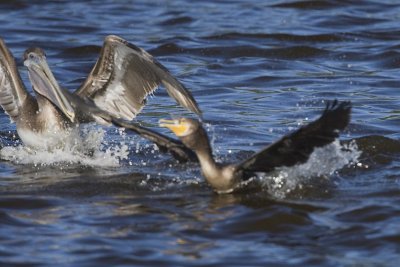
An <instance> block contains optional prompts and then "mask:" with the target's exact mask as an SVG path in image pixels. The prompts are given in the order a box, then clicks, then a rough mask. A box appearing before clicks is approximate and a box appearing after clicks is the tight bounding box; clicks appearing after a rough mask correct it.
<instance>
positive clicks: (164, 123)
mask: <svg viewBox="0 0 400 267" xmlns="http://www.w3.org/2000/svg"><path fill="white" fill-rule="evenodd" d="M159 124H160V127H166V128H168V129H170V130H171V131H172V132H174V134H175V135H176V136H178V137H179V136H184V135H185V134H186V132H187V130H188V129H189V125H188V124H187V123H185V122H183V121H182V120H181V119H176V120H165V119H161V120H160V121H159Z"/></svg>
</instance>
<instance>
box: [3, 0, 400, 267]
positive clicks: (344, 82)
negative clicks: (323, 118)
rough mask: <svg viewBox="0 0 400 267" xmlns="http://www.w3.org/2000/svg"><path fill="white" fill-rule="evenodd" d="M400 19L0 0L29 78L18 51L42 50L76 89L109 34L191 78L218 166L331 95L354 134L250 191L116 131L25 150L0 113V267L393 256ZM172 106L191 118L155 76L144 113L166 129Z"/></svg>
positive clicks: (361, 10) (313, 262)
mask: <svg viewBox="0 0 400 267" xmlns="http://www.w3.org/2000/svg"><path fill="white" fill-rule="evenodd" d="M399 20H400V3H398V2H397V1H389V0H388V1H377V0H376V1H352V0H348V1H334V0H330V1H317V0H309V1H278V0H276V1H264V2H263V1H253V2H248V1H233V0H232V1H220V2H214V1H178V0H175V1H111V0H106V1H81V2H80V1H47V2H42V1H0V36H1V37H2V38H3V39H4V40H5V42H6V43H7V46H8V47H9V49H10V50H11V51H12V52H13V54H14V56H15V57H16V58H17V62H18V67H19V71H20V72H21V75H22V78H23V80H24V82H25V84H26V86H27V88H30V84H29V81H28V78H27V71H26V69H25V67H24V66H23V64H22V54H23V52H24V50H25V49H26V48H28V47H30V46H40V47H42V48H43V49H44V50H45V51H46V53H47V59H48V62H49V65H50V67H51V68H52V70H53V72H54V74H55V76H56V78H57V80H58V81H59V83H60V84H61V85H62V86H63V87H65V88H68V89H69V90H71V91H73V90H75V89H76V88H78V86H79V85H80V84H81V82H83V80H84V79H85V77H86V76H87V74H88V73H89V72H90V70H91V68H92V66H93V65H94V63H95V61H96V59H97V57H98V53H99V50H100V47H101V46H102V42H103V39H104V37H105V36H107V35H108V34H115V35H120V36H121V37H123V38H125V39H126V40H128V41H129V42H132V43H134V44H136V45H138V46H140V47H142V48H144V49H146V50H147V51H148V52H149V53H151V54H152V55H154V56H155V57H156V58H157V59H158V60H159V61H160V62H161V63H162V64H164V65H165V66H166V67H167V68H168V69H169V70H170V71H171V72H172V73H173V74H174V75H175V76H176V77H177V78H178V79H179V80H180V81H182V82H183V83H184V84H185V85H186V86H187V87H188V88H189V89H190V90H191V92H192V93H193V95H194V97H195V98H196V100H197V101H198V103H199V105H200V108H201V109H202V110H203V112H204V120H205V122H206V123H207V124H206V128H207V130H208V132H209V134H210V136H211V139H212V144H213V147H214V152H215V155H216V157H217V158H218V159H219V160H221V161H230V160H239V159H241V158H243V157H244V156H246V155H248V154H249V153H251V152H253V151H257V150H258V149H259V148H261V147H263V146H265V144H267V143H270V142H273V141H274V140H276V139H278V138H279V137H280V136H282V135H283V134H286V133H288V132H290V131H291V130H293V129H296V128H297V127H299V126H300V125H303V124H305V123H307V122H308V121H310V120H313V119H315V118H317V117H318V115H319V114H320V113H321V111H322V110H323V108H324V106H325V101H326V100H332V99H335V98H336V99H339V100H351V101H352V103H353V112H352V120H351V124H350V126H349V127H348V129H347V130H346V131H345V132H344V133H342V135H341V140H342V141H346V142H348V141H351V140H352V139H357V140H358V141H357V144H358V148H357V149H356V148H354V147H351V149H350V150H351V151H350V152H348V153H347V154H346V151H342V150H341V149H340V145H339V143H335V145H334V146H333V147H331V148H330V149H325V150H323V151H322V152H320V154H318V155H316V156H315V157H314V159H312V160H311V161H310V162H308V163H306V164H305V165H303V166H300V167H295V168H291V169H289V170H283V171H281V172H278V173H275V174H270V175H268V176H266V177H264V178H263V179H264V183H265V186H264V187H263V188H262V189H261V190H257V191H256V192H253V191H250V192H246V191H245V192H240V193H236V194H229V195H217V194H215V193H213V191H212V190H211V188H210V187H208V185H207V184H206V183H205V181H204V180H203V178H202V176H201V173H200V171H199V168H198V166H197V165H196V164H194V163H190V164H184V165H180V164H178V163H177V162H176V161H175V160H173V159H172V158H171V157H170V156H169V155H166V154H163V153H161V152H159V151H158V149H157V147H154V145H152V144H151V143H149V142H148V141H146V140H144V139H142V138H140V137H138V136H135V135H134V134H132V133H129V132H127V131H126V132H124V131H122V130H119V129H116V128H113V127H111V128H102V127H99V126H95V125H91V126H89V129H87V132H86V136H87V139H85V140H86V142H85V144H86V145H87V146H88V149H89V148H90V149H92V150H95V152H96V153H95V154H94V156H92V157H89V156H87V155H86V154H84V153H83V154H80V153H78V152H76V151H75V150H74V149H72V150H69V151H56V152H52V153H50V152H48V153H45V152H43V153H36V154H35V153H32V152H29V151H26V150H25V149H24V148H23V147H22V146H21V145H20V143H19V141H18V138H17V137H16V131H15V125H14V124H13V123H10V120H9V118H8V116H7V115H6V114H5V113H4V112H3V111H1V113H0V124H1V128H0V133H1V135H0V141H1V144H2V146H3V148H2V150H1V151H0V156H1V159H2V160H1V161H0V192H1V193H0V263H1V264H0V265H1V266H55V265H57V266H269V265H270V266H397V265H398V261H399V260H400V256H399V255H400V245H399V244H400V219H399V218H400V217H399V215H400V208H399V203H400V178H399V173H400V169H399V166H400V165H399V162H400V143H399V142H398V139H399V138H400V135H399V132H400V131H399V130H400V116H399V113H400V110H399V107H400V103H399V102H400V101H399V85H400V82H399V80H400V75H399V73H400V72H399V68H400V41H399V33H400V31H399V29H398V25H399ZM176 116H193V115H192V114H190V113H188V112H187V111H185V110H183V109H182V108H180V107H178V106H176V104H175V103H174V102H173V101H172V100H171V99H169V97H168V96H167V94H166V92H165V90H164V89H162V88H161V89H160V90H158V91H157V92H156V93H155V96H154V97H151V98H150V99H149V102H148V105H147V106H146V107H145V108H144V110H143V112H142V113H141V114H140V115H139V116H138V118H137V120H138V121H140V122H141V123H142V124H143V125H146V126H148V127H151V128H152V129H154V130H157V131H160V132H163V133H165V134H170V133H169V132H168V131H167V130H165V129H162V128H159V127H158V120H159V119H161V118H171V117H176ZM360 138H361V139H360ZM358 152H359V153H362V154H361V155H360V156H359V157H357V156H356V154H357V153H358ZM346 160H348V161H349V162H347V163H348V164H347V163H346Z"/></svg>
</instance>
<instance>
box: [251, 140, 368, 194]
mask: <svg viewBox="0 0 400 267" xmlns="http://www.w3.org/2000/svg"><path fill="white" fill-rule="evenodd" d="M360 155H361V151H360V150H359V149H358V147H357V144H356V143H355V142H350V143H349V144H347V145H341V144H340V143H339V141H338V140H336V141H335V142H333V143H332V144H329V145H327V146H325V147H322V148H317V149H315V150H314V152H313V153H312V154H311V156H310V158H309V160H308V161H307V162H306V163H304V164H299V165H295V166H293V167H280V168H277V169H276V170H275V171H274V172H272V173H268V174H264V175H261V176H259V177H258V179H260V181H261V184H262V186H263V188H264V189H265V190H266V191H267V192H268V193H269V194H270V195H271V196H273V197H275V198H278V199H283V198H285V197H286V196H287V195H288V194H290V193H291V192H292V191H293V190H296V189H301V188H302V187H303V186H304V185H307V184H308V183H312V179H314V178H315V177H320V178H321V179H324V178H325V179H328V178H329V177H330V176H332V175H333V174H334V173H335V172H336V171H338V170H340V169H342V168H343V167H345V166H348V165H350V164H357V161H358V158H359V157H360Z"/></svg>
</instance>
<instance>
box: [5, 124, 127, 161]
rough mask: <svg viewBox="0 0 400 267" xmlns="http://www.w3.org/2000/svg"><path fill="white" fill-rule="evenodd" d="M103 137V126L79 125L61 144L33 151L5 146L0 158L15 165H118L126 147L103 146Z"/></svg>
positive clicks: (20, 146) (121, 145)
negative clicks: (49, 148) (62, 144)
mask: <svg viewBox="0 0 400 267" xmlns="http://www.w3.org/2000/svg"><path fill="white" fill-rule="evenodd" d="M72 135H74V136H72ZM104 136H105V130H104V129H101V128H94V127H90V126H89V127H83V128H82V129H81V131H77V132H72V133H71V136H70V138H67V139H65V145H64V146H63V147H56V148H54V149H52V150H37V149H31V148H29V147H27V146H24V145H18V146H6V147H3V148H2V149H1V150H0V157H1V159H2V160H7V161H11V162H13V163H16V164H31V165H35V166H46V165H54V164H58V163H63V165H76V164H79V165H85V166H101V167H114V166H119V164H120V161H121V160H124V159H127V158H128V153H129V151H128V146H127V145H125V144H124V143H123V142H122V143H121V144H119V145H113V146H111V147H108V146H107V147H108V148H106V146H105V145H104V143H105V141H104Z"/></svg>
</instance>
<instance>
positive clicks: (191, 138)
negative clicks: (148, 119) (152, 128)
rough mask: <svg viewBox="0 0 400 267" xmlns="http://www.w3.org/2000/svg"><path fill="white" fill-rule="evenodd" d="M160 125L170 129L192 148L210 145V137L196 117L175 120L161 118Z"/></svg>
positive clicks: (196, 148)
mask: <svg viewBox="0 0 400 267" xmlns="http://www.w3.org/2000/svg"><path fill="white" fill-rule="evenodd" d="M160 126H161V127H166V128H168V129H170V130H171V131H172V132H173V133H174V134H175V135H176V136H177V137H179V139H181V141H182V142H183V144H184V145H185V146H186V147H188V148H190V149H192V150H198V149H199V148H201V147H206V146H208V137H207V134H206V132H205V130H204V128H203V127H202V126H201V123H200V122H199V121H197V120H194V119H189V118H180V119H175V120H164V119H162V120H160Z"/></svg>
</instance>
